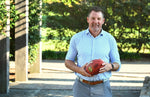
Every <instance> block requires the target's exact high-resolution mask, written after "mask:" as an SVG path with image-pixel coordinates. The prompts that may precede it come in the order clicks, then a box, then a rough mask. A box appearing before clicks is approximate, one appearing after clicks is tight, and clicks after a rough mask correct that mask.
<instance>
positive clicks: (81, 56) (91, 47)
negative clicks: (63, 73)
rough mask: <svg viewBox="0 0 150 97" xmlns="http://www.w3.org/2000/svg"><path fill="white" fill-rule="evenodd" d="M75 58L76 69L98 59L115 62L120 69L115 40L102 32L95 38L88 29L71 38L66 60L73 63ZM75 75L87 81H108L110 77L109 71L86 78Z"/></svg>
mask: <svg viewBox="0 0 150 97" xmlns="http://www.w3.org/2000/svg"><path fill="white" fill-rule="evenodd" d="M76 57H77V66H78V67H82V66H83V65H85V64H86V63H88V62H90V61H91V60H94V59H99V58H100V59H102V60H103V61H105V62H107V63H113V62H117V63H119V65H120V67H121V62H120V56H119V53H118V48H117V43H116V40H115V38H114V37H113V36H112V35H111V34H109V33H108V32H106V31H104V30H102V31H101V33H100V34H99V35H98V36H97V37H95V38H94V37H93V36H92V35H91V33H90V32H89V29H87V30H84V31H81V32H79V33H77V34H75V35H74V36H73V37H72V38H71V41H70V47H69V50H68V52H67V55H66V60H72V61H75V58H76ZM119 69H120V68H119ZM119 69H118V71H119ZM75 74H76V75H77V76H78V77H80V78H82V79H85V80H88V81H98V80H108V79H109V78H110V77H111V71H108V72H104V73H99V74H97V75H94V76H92V77H86V76H83V75H81V74H79V73H75Z"/></svg>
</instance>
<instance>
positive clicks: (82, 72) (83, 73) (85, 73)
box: [78, 63, 91, 77]
mask: <svg viewBox="0 0 150 97" xmlns="http://www.w3.org/2000/svg"><path fill="white" fill-rule="evenodd" d="M86 65H87V63H86V64H85V65H83V66H82V67H81V68H80V69H79V72H78V73H80V74H82V75H83V76H87V77H91V74H88V73H87V72H86V71H85V69H84V68H85V67H86Z"/></svg>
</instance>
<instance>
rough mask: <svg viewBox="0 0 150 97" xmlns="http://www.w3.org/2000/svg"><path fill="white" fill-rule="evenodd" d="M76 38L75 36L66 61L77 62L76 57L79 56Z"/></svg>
mask: <svg viewBox="0 0 150 97" xmlns="http://www.w3.org/2000/svg"><path fill="white" fill-rule="evenodd" d="M75 40H76V39H75V36H73V37H72V38H71V40H70V46H69V50H68V52H67V55H66V58H65V59H66V60H71V61H75V57H76V55H77V49H76V42H75Z"/></svg>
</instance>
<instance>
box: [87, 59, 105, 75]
mask: <svg viewBox="0 0 150 97" xmlns="http://www.w3.org/2000/svg"><path fill="white" fill-rule="evenodd" d="M102 63H104V61H103V60H101V59H95V60H92V61H90V62H89V63H88V64H87V65H86V67H85V71H86V72H87V73H89V74H91V75H96V74H98V73H99V69H100V68H102V67H104V66H103V65H102Z"/></svg>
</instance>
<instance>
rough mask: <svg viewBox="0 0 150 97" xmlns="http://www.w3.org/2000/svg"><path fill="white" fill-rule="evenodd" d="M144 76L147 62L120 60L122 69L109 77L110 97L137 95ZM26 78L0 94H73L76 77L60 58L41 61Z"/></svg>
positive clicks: (39, 96) (148, 73)
mask: <svg viewBox="0 0 150 97" xmlns="http://www.w3.org/2000/svg"><path fill="white" fill-rule="evenodd" d="M145 76H150V61H144V62H142V61H136V62H126V61H122V67H121V70H120V71H119V72H113V73H112V77H111V79H110V84H111V88H112V92H113V97H139V95H140V90H141V88H142V86H143V81H144V78H145ZM28 77H29V80H28V81H27V82H12V83H10V93H9V94H7V95H2V94H0V97H73V96H72V85H73V82H74V80H75V78H76V76H75V75H74V73H73V72H72V71H70V70H69V69H67V68H66V67H65V66H64V61H62V60H44V61H43V62H42V73H40V74H36V73H34V74H29V75H28Z"/></svg>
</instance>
